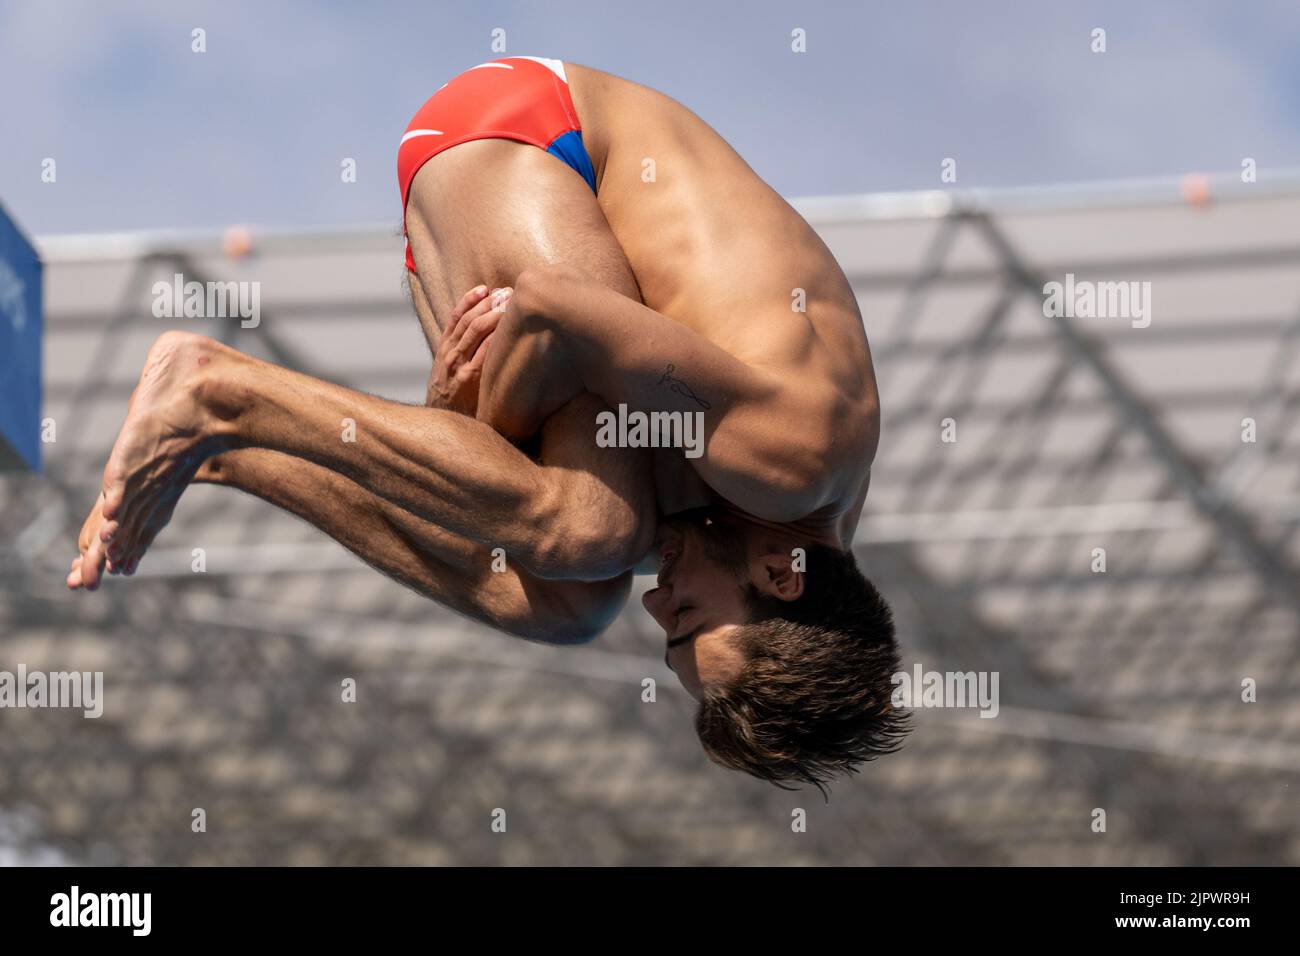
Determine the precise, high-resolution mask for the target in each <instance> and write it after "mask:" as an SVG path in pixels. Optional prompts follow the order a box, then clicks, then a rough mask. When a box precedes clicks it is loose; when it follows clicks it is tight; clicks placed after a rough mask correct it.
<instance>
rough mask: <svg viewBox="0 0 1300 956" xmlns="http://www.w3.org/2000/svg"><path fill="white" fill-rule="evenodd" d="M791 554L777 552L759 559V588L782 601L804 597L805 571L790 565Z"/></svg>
mask: <svg viewBox="0 0 1300 956" xmlns="http://www.w3.org/2000/svg"><path fill="white" fill-rule="evenodd" d="M790 564H791V563H790V555H788V554H782V553H780V552H775V553H773V554H765V555H763V556H762V557H760V558H759V559H758V565H759V579H758V582H757V584H758V589H759V590H760V591H762V592H763V593H764V594H767V595H769V596H771V597H774V598H778V599H780V600H782V601H797V600H799V598H801V597H803V572H801V571H796V570H794V568H792V567H791V566H790Z"/></svg>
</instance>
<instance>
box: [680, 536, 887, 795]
mask: <svg viewBox="0 0 1300 956" xmlns="http://www.w3.org/2000/svg"><path fill="white" fill-rule="evenodd" d="M710 550H711V551H712V550H714V549H712V548H711V549H710ZM805 551H806V554H807V564H806V570H805V571H804V572H803V575H804V590H803V593H802V594H801V595H800V596H799V598H797V599H796V600H793V601H783V600H781V599H779V598H775V597H771V596H769V595H766V594H763V593H762V592H760V591H759V590H758V589H757V588H756V587H754V586H753V585H752V584H750V583H748V582H745V584H744V585H743V587H745V589H746V595H745V599H746V604H747V605H748V609H749V621H748V623H746V624H743V625H741V627H740V628H739V629H738V630H737V632H736V637H735V638H734V639H735V640H737V641H738V642H739V649H740V650H741V652H742V653H743V655H744V657H745V664H744V665H743V666H742V668H741V670H740V672H739V674H738V675H737V676H736V677H735V678H733V679H732V680H730V681H727V682H725V683H720V684H715V685H710V686H707V687H706V688H705V689H704V696H703V700H702V702H701V703H700V707H699V710H698V711H697V713H696V717H695V728H696V732H697V733H698V734H699V737H700V742H701V743H702V744H703V746H704V751H705V753H706V754H707V755H708V756H709V759H711V760H712V761H714V762H715V763H718V764H721V765H722V766H724V767H729V768H731V769H734V770H743V771H745V772H746V773H749V774H752V775H753V776H755V777H758V778H760V779H762V780H767V781H770V782H772V783H774V784H776V785H777V786H781V787H784V788H786V789H790V788H792V785H796V784H812V785H814V786H816V787H817V788H818V789H819V790H821V791H822V793H823V795H826V793H827V789H826V785H827V784H828V783H829V782H830V781H832V780H833V779H835V778H836V777H840V776H845V775H849V774H853V773H856V772H857V770H858V768H859V767H860V765H861V764H862V763H864V762H866V761H870V760H874V759H875V758H877V757H879V756H881V755H882V754H887V753H893V752H894V751H895V750H897V749H898V748H899V747H900V746H901V745H902V738H903V737H904V735H906V733H907V732H908V729H909V728H908V721H907V716H906V712H905V711H902V710H898V709H895V707H894V706H893V703H892V700H891V698H892V693H893V689H894V687H893V683H892V677H893V675H894V674H895V673H896V672H897V671H898V670H899V666H900V665H899V659H898V646H897V644H896V642H895V640H894V622H893V616H892V614H891V613H890V610H889V605H888V604H886V603H885V599H884V598H883V597H882V596H881V594H880V592H879V591H877V590H876V587H875V585H873V584H872V583H871V582H870V581H868V580H867V579H866V577H865V576H863V574H862V572H861V571H860V570H859V569H858V565H857V562H856V561H855V560H854V558H853V555H852V553H851V552H846V551H839V550H836V549H835V548H830V547H826V546H824V545H809V546H807V547H806V548H805ZM735 553H737V552H736V551H735V550H733V551H732V554H733V555H734V554H735ZM733 560H734V558H733Z"/></svg>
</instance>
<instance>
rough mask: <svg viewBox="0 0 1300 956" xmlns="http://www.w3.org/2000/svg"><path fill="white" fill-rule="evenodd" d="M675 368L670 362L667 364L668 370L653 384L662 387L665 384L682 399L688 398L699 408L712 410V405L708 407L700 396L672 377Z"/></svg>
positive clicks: (675, 377)
mask: <svg viewBox="0 0 1300 956" xmlns="http://www.w3.org/2000/svg"><path fill="white" fill-rule="evenodd" d="M676 368H677V366H676V365H673V364H672V363H671V362H669V363H668V368H666V369H664V374H663V375H662V376H661V377H660V378H659V381H657V382H655V384H656V385H663V384H664V383H665V382H666V383H667V384H668V387H669V388H670V389H672V390H673V391H674V392H676V393H677V394H678V395H681V396H682V397H683V398H689V399H690V400H691V401H693V402H695V403H696V404H697V405H699V406H700V408H712V407H713V406H712V405H710V404H709V403H708V402H706V401H705V400H704V399H702V398H700V396H698V395H696V394H695V390H694V389H692V388H691V387H690V386H689V385H687V384H686V383H685V382H684V381H682V380H681V379H680V378H678V377H677V376H675V375H673V372H674V371H675V370H676Z"/></svg>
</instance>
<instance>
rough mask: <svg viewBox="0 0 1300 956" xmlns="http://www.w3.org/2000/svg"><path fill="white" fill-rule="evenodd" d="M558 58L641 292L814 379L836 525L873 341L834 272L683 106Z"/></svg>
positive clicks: (874, 425) (716, 334) (741, 347)
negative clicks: (800, 299) (798, 300)
mask: <svg viewBox="0 0 1300 956" xmlns="http://www.w3.org/2000/svg"><path fill="white" fill-rule="evenodd" d="M566 70H567V72H568V76H569V83H570V90H571V92H572V95H573V99H574V105H575V107H576V108H577V111H578V116H579V119H580V120H581V122H582V125H583V137H584V141H585V142H586V145H587V148H588V151H589V152H590V154H591V158H592V163H593V165H594V166H595V169H596V177H597V197H596V198H597V202H598V204H599V205H600V208H601V210H602V211H603V212H604V214H605V217H606V219H607V220H608V222H609V225H610V228H611V230H612V231H613V233H614V235H615V237H616V238H617V239H618V241H619V244H620V245H621V246H622V247H623V251H624V252H625V254H626V255H627V259H628V262H629V264H630V265H631V268H632V270H633V272H634V273H635V275H636V279H637V282H638V284H639V286H640V290H641V296H642V299H643V301H644V302H645V304H646V305H647V306H649V307H650V308H652V309H654V310H655V311H657V312H660V313H662V314H664V315H666V316H668V317H670V318H672V319H674V320H676V321H678V322H681V323H682V324H684V325H687V326H689V327H690V328H692V329H694V330H695V331H696V332H698V333H700V334H701V335H703V336H705V337H706V338H708V339H710V340H711V341H713V342H714V343H715V344H717V345H719V346H721V347H722V348H724V349H726V350H727V351H729V352H731V353H732V354H733V355H735V356H736V357H737V358H739V359H741V360H743V361H745V362H747V363H750V364H752V365H756V366H762V367H765V368H768V369H771V370H774V371H779V372H781V373H782V374H785V375H789V376H791V377H793V380H794V381H807V382H808V383H809V388H810V389H817V388H820V389H822V390H823V391H824V400H823V401H820V402H819V405H820V406H821V407H823V408H824V410H825V415H824V416H818V417H819V418H821V419H822V421H821V422H809V423H808V426H809V428H811V429H824V430H825V441H826V442H829V443H836V442H838V443H841V444H847V445H849V446H850V447H848V448H840V449H838V451H839V454H837V455H836V456H835V457H836V458H837V459H838V460H841V461H843V462H844V463H845V465H844V467H842V469H841V470H842V472H843V473H842V474H841V475H840V476H839V478H840V480H839V481H837V483H836V501H835V502H834V504H833V505H831V506H828V508H827V509H825V510H826V511H827V514H826V516H825V517H828V518H830V517H833V518H835V519H836V520H837V523H842V524H844V525H845V526H846V530H848V528H849V526H851V525H852V524H855V523H856V517H857V513H858V512H860V510H861V506H862V499H863V497H864V496H865V491H866V482H867V478H868V475H869V469H870V464H871V459H872V457H873V455H874V453H875V447H876V441H877V438H878V430H879V415H878V406H877V396H876V382H875V375H874V372H873V370H872V366H871V352H870V349H869V347H868V345H867V338H866V334H865V333H864V331H863V325H862V317H861V314H860V313H859V311H858V308H857V303H856V301H855V299H854V296H853V292H852V289H851V288H850V286H849V283H848V280H847V279H846V278H845V276H844V273H843V271H842V270H841V269H840V267H839V265H838V264H837V263H836V262H835V259H834V257H833V256H832V255H831V253H830V251H829V250H828V249H827V248H826V245H825V244H824V243H823V242H822V241H821V239H820V238H819V237H818V236H817V234H816V233H815V232H814V231H813V230H812V228H811V227H810V226H809V225H808V224H807V222H805V221H804V219H803V218H802V217H801V216H800V215H799V214H798V213H797V212H795V211H794V209H792V208H791V207H790V205H789V204H788V203H787V202H786V201H785V200H784V199H782V198H781V196H780V195H778V194H777V193H776V192H775V191H774V190H773V189H772V188H771V187H769V186H768V185H767V184H766V183H764V182H763V181H762V180H761V179H759V177H758V176H757V175H756V174H755V173H754V171H753V170H752V169H751V168H750V167H749V165H748V164H747V163H746V162H745V161H744V160H743V159H741V157H740V156H739V154H737V153H736V151H735V150H734V149H732V148H731V147H730V146H729V145H728V144H727V142H726V141H725V140H724V139H723V138H722V137H721V136H719V135H718V134H717V133H716V132H715V131H714V130H713V129H712V128H711V127H710V126H709V125H708V124H707V123H705V122H704V121H703V120H701V119H700V118H699V117H698V116H696V115H695V114H694V113H692V112H691V111H690V110H688V109H686V107H684V106H682V105H681V104H680V103H677V102H676V101H674V100H672V99H670V98H669V97H667V96H664V95H663V94H661V93H657V92H655V91H654V90H651V89H648V88H647V87H644V86H640V85H638V84H635V83H631V82H628V81H626V80H622V79H619V78H618V77H614V76H611V75H609V74H606V73H601V72H599V71H596V70H591V69H588V68H585V67H581V66H576V65H573V64H566ZM651 163H653V167H651ZM796 289H802V290H804V301H805V309H806V311H805V312H802V313H800V312H797V311H795V310H794V309H793V308H792V303H793V302H794V294H795V290H796ZM832 425H833V426H834V427H833V428H832V427H831V426H832ZM661 491H662V489H661ZM839 519H843V520H842V521H840V520H839ZM849 533H850V534H851V530H850V531H849Z"/></svg>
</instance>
